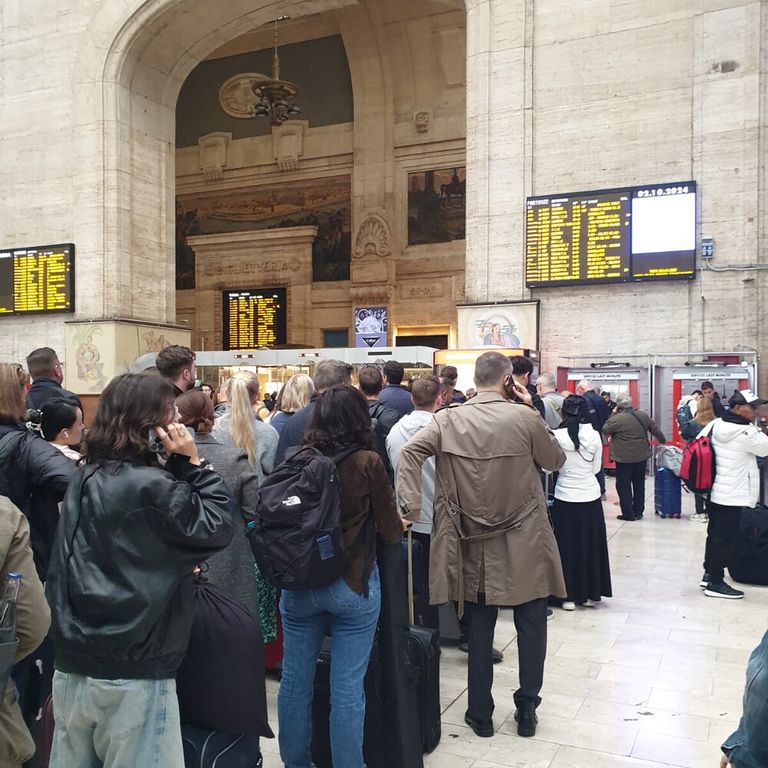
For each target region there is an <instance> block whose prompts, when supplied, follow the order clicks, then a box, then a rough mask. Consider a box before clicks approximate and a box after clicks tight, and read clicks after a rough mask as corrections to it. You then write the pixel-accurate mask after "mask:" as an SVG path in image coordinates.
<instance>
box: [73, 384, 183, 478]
mask: <svg viewBox="0 0 768 768" xmlns="http://www.w3.org/2000/svg"><path fill="white" fill-rule="evenodd" d="M173 418H174V404H173V385H172V384H171V383H170V382H169V381H167V380H166V379H163V378H161V377H159V376H151V375H148V374H137V373H125V374H123V375H122V376H116V377H115V378H114V379H112V381H110V382H109V384H108V385H107V388H106V389H105V390H104V392H103V393H102V395H101V399H100V400H99V407H98V410H97V411H96V416H95V417H94V419H93V426H92V427H91V429H90V431H89V432H88V436H87V437H86V439H85V450H84V454H85V460H86V462H87V463H88V464H97V463H99V462H102V461H120V460H128V461H140V462H143V463H145V464H155V463H156V462H157V459H156V456H155V454H154V453H152V451H150V450H149V430H150V429H151V428H152V427H157V426H165V425H166V424H170V422H172V421H173Z"/></svg>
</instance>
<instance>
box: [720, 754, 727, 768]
mask: <svg viewBox="0 0 768 768" xmlns="http://www.w3.org/2000/svg"><path fill="white" fill-rule="evenodd" d="M720 768H728V758H727V757H726V756H725V755H723V756H722V757H721V758H720Z"/></svg>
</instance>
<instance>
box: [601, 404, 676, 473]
mask: <svg viewBox="0 0 768 768" xmlns="http://www.w3.org/2000/svg"><path fill="white" fill-rule="evenodd" d="M649 432H650V433H651V434H652V435H653V436H654V437H655V438H656V439H657V440H658V441H659V442H660V443H661V444H662V445H663V444H664V443H666V442H667V438H666V437H664V433H663V432H662V431H661V430H660V429H659V428H658V427H657V426H656V422H655V421H654V420H653V419H652V418H651V417H650V416H649V415H648V414H647V413H646V412H645V411H638V410H637V409H636V408H630V409H629V410H626V411H618V412H617V413H614V414H613V416H611V417H610V418H609V419H608V421H606V422H605V424H604V425H603V434H604V435H610V436H611V456H613V459H614V461H618V462H619V463H621V464H634V463H637V462H640V461H646V460H647V459H649V458H650V456H651V446H650V445H649V443H648V433H649Z"/></svg>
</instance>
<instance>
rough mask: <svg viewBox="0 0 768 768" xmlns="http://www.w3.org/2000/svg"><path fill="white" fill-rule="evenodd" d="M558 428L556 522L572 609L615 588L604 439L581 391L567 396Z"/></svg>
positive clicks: (569, 608) (568, 604)
mask: <svg viewBox="0 0 768 768" xmlns="http://www.w3.org/2000/svg"><path fill="white" fill-rule="evenodd" d="M554 434H555V437H556V438H557V442H558V443H559V444H560V447H561V448H562V449H563V451H564V452H565V464H564V465H563V467H562V469H561V470H560V472H559V474H558V477H557V483H556V484H555V500H554V504H553V505H552V523H553V525H554V528H555V538H556V539H557V545H558V548H559V549H560V559H561V561H562V563H563V575H564V576H565V587H566V591H567V592H568V597H567V598H566V600H565V602H563V609H564V610H566V611H572V610H574V609H575V608H576V605H577V604H578V605H583V606H585V607H594V605H595V604H596V603H598V602H600V600H601V599H602V598H603V597H611V596H612V594H613V593H612V591H611V569H610V563H609V561H608V541H607V538H606V533H605V518H604V517H603V505H602V504H601V502H600V485H599V483H598V481H597V473H598V472H599V471H600V467H601V466H602V456H603V441H602V440H601V438H600V435H599V434H598V432H597V431H596V430H595V428H594V427H593V426H592V425H591V424H590V421H589V408H588V405H587V401H586V399H585V398H583V397H581V396H580V395H571V396H570V397H568V398H566V400H565V401H564V402H563V422H562V424H561V425H560V428H559V429H556V430H555V433H554Z"/></svg>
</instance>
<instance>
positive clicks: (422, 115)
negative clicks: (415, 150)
mask: <svg viewBox="0 0 768 768" xmlns="http://www.w3.org/2000/svg"><path fill="white" fill-rule="evenodd" d="M431 121H432V113H431V112H429V111H427V110H421V111H420V112H416V113H415V114H414V116H413V123H414V125H415V126H416V133H428V132H429V124H430V122H431Z"/></svg>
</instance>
